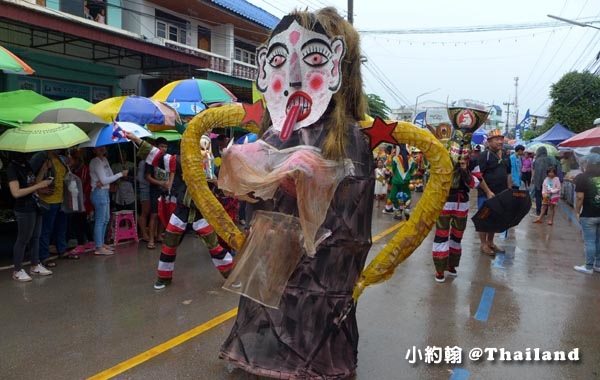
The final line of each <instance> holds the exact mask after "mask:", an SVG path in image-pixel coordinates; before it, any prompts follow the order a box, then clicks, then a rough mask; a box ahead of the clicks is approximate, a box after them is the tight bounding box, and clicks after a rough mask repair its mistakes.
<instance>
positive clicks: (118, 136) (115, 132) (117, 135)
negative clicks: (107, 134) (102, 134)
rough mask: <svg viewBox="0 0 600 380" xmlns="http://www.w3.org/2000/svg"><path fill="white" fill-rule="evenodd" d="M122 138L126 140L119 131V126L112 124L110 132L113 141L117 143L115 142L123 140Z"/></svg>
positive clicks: (121, 131)
mask: <svg viewBox="0 0 600 380" xmlns="http://www.w3.org/2000/svg"><path fill="white" fill-rule="evenodd" d="M124 138H127V136H126V135H125V132H124V131H123V130H122V129H121V127H119V124H117V122H113V132H112V139H113V141H117V140H120V139H124Z"/></svg>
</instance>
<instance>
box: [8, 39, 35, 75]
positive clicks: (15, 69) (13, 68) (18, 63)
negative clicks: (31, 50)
mask: <svg viewBox="0 0 600 380" xmlns="http://www.w3.org/2000/svg"><path fill="white" fill-rule="evenodd" d="M0 70H2V72H4V73H6V74H21V75H30V74H33V73H34V72H35V70H33V69H32V68H31V67H30V66H29V65H28V64H26V63H25V62H23V60H21V58H19V57H17V56H16V55H14V54H13V53H11V52H10V51H8V50H7V49H6V48H5V47H3V46H1V45H0Z"/></svg>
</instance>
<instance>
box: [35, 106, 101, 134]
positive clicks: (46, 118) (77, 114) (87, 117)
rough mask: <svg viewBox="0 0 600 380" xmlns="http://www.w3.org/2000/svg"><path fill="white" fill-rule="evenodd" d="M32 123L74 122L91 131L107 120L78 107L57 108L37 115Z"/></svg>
mask: <svg viewBox="0 0 600 380" xmlns="http://www.w3.org/2000/svg"><path fill="white" fill-rule="evenodd" d="M31 122H32V123H72V124H75V125H76V126H78V127H79V128H81V129H83V130H84V131H86V132H90V131H91V130H92V129H94V128H101V127H104V126H105V125H106V121H104V120H103V119H101V118H100V117H99V116H96V115H94V114H93V113H91V112H89V111H86V110H81V109H78V108H55V109H52V110H48V111H44V112H42V113H40V114H39V115H37V116H36V117H35V119H33V120H32V121H31Z"/></svg>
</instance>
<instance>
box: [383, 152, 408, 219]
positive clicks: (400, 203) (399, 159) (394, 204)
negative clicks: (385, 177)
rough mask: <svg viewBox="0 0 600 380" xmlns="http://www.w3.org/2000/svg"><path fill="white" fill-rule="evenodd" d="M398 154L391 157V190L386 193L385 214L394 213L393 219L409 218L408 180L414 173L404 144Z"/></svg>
mask: <svg viewBox="0 0 600 380" xmlns="http://www.w3.org/2000/svg"><path fill="white" fill-rule="evenodd" d="M399 146H400V149H399V153H398V154H396V155H395V156H393V157H392V180H391V183H392V188H391V189H390V192H389V193H388V199H387V202H386V205H385V210H384V212H385V213H388V214H391V213H394V219H399V220H400V219H402V215H403V214H404V217H405V218H406V220H408V218H410V203H411V198H412V196H411V190H410V180H411V179H412V176H413V174H414V172H415V167H416V164H415V161H414V160H413V158H412V156H411V155H410V153H408V149H406V144H400V145H399Z"/></svg>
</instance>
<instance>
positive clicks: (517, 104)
mask: <svg viewBox="0 0 600 380" xmlns="http://www.w3.org/2000/svg"><path fill="white" fill-rule="evenodd" d="M518 93H519V77H515V134H516V133H517V126H518V125H519V102H518V101H517V95H518Z"/></svg>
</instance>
